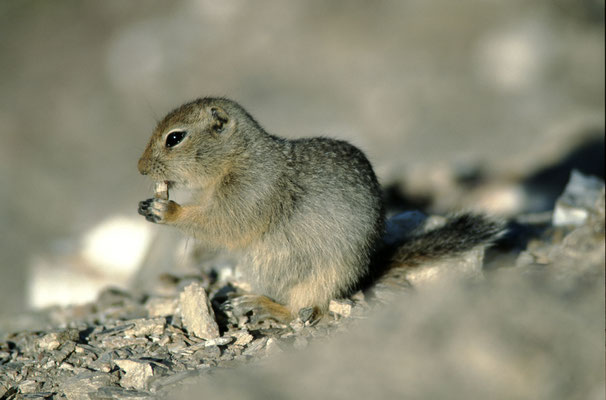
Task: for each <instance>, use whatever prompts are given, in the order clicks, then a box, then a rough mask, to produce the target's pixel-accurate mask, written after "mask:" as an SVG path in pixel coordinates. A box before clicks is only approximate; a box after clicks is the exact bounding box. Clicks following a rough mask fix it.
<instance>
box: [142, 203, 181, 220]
mask: <svg viewBox="0 0 606 400" xmlns="http://www.w3.org/2000/svg"><path fill="white" fill-rule="evenodd" d="M171 203H172V204H171ZM175 205H176V203H175V202H174V201H172V200H164V199H158V198H153V199H147V200H143V201H140V202H139V210H138V212H139V214H141V215H143V216H144V217H145V219H146V220H148V221H149V222H153V223H155V224H164V223H166V222H167V217H168V215H169V214H170V213H171V210H172V208H174V206H175Z"/></svg>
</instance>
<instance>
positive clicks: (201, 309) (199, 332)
mask: <svg viewBox="0 0 606 400" xmlns="http://www.w3.org/2000/svg"><path fill="white" fill-rule="evenodd" d="M179 308H180V309H181V318H182V320H183V325H184V326H185V327H186V328H187V330H188V331H189V332H191V333H193V334H194V335H196V336H197V337H199V338H201V339H215V338H218V337H219V326H218V325H217V322H216V321H215V313H214V312H213V309H212V307H211V305H210V301H209V299H208V296H207V295H206V291H205V290H204V288H203V287H202V286H200V284H198V283H195V282H194V283H192V284H190V285H189V286H186V287H185V289H183V291H182V292H181V294H180V295H179Z"/></svg>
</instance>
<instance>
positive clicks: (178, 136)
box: [166, 131, 187, 147]
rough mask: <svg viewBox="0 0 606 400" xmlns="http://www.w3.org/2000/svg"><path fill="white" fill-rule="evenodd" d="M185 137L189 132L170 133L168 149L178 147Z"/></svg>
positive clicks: (167, 141)
mask: <svg viewBox="0 0 606 400" xmlns="http://www.w3.org/2000/svg"><path fill="white" fill-rule="evenodd" d="M185 135H187V132H184V131H174V132H171V133H169V134H168V136H167V137H166V147H173V146H176V145H178V144H179V143H181V141H182V140H183V139H184V138H185Z"/></svg>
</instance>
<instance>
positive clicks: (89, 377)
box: [59, 372, 115, 400]
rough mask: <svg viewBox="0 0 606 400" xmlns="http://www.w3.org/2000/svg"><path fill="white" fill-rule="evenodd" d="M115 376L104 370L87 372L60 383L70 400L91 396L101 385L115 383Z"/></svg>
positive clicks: (81, 399) (80, 399) (79, 399)
mask: <svg viewBox="0 0 606 400" xmlns="http://www.w3.org/2000/svg"><path fill="white" fill-rule="evenodd" d="M114 381H115V378H114V377H113V376H112V375H110V374H105V373H102V372H86V373H82V374H78V375H74V376H72V377H70V378H68V379H66V380H65V381H64V382H63V383H62V384H60V385H59V387H60V388H61V390H62V391H63V394H64V395H65V397H66V398H67V399H68V400H83V399H88V398H90V395H91V394H93V393H96V392H97V390H98V389H99V388H100V387H103V386H109V385H111V384H112V383H114Z"/></svg>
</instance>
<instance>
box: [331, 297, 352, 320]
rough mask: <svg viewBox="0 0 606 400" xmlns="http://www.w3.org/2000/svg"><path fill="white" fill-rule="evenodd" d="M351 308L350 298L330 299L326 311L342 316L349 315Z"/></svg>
mask: <svg viewBox="0 0 606 400" xmlns="http://www.w3.org/2000/svg"><path fill="white" fill-rule="evenodd" d="M352 308H353V303H352V302H351V301H350V300H331V301H330V304H329V305H328V311H330V312H332V313H334V314H337V315H340V316H342V317H349V316H350V315H351V309H352Z"/></svg>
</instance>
